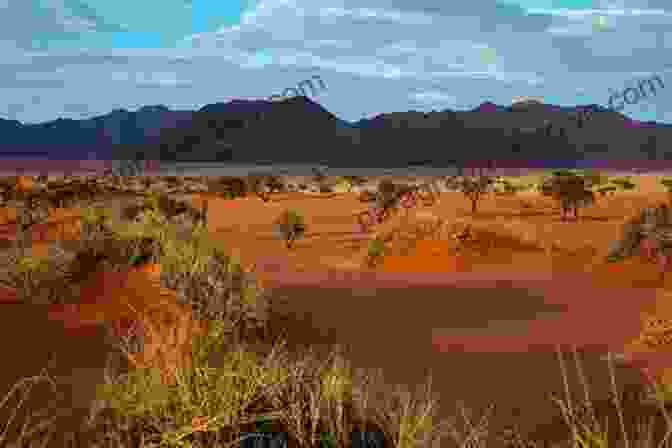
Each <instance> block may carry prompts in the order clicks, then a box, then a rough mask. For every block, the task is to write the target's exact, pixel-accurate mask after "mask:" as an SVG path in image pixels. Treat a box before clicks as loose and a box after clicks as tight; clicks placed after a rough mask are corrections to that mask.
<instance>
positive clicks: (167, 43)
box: [0, 0, 672, 123]
mask: <svg viewBox="0 0 672 448" xmlns="http://www.w3.org/2000/svg"><path fill="white" fill-rule="evenodd" d="M665 48H670V49H672V1H670V0H613V1H602V0H499V1H496V0H468V1H465V0H455V1H451V0H356V1H355V0H244V1H242V2H241V1H240V0H191V1H188V0H133V1H131V0H114V1H110V0H0V54H2V55H3V62H2V65H0V117H1V118H9V119H16V120H19V121H21V122H23V123H37V122H44V121H49V120H54V119H56V118H59V117H62V118H73V119H82V118H89V117H92V116H96V115H102V114H106V113H109V112H111V111H112V110H115V109H126V110H131V111H132V110H136V109H138V108H139V107H141V106H143V105H156V104H164V105H166V106H168V107H169V108H171V109H179V110H187V109H188V110H194V109H198V108H200V107H202V106H203V105H205V104H210V103H215V102H226V101H230V100H233V99H266V98H269V97H270V96H272V95H278V96H279V97H282V95H283V94H284V95H285V96H287V95H291V94H292V90H291V89H292V88H296V87H297V85H298V84H299V83H300V82H301V81H304V80H310V79H313V82H314V85H315V91H310V89H308V88H306V90H305V92H306V94H307V96H309V97H310V98H312V99H313V100H315V101H317V102H319V103H320V104H322V105H323V106H324V107H325V108H326V109H327V110H328V111H330V112H332V113H334V114H335V115H336V116H338V117H339V118H341V119H344V120H349V121H356V120H359V119H362V118H370V117H373V116H375V115H377V114H381V113H387V112H400V111H408V110H417V111H425V112H428V111H432V110H436V111H440V110H445V109H451V110H470V109H473V108H475V107H477V106H478V105H479V104H481V103H483V102H486V101H491V102H494V103H497V104H501V105H508V104H511V102H512V100H513V99H514V98H520V97H535V98H539V99H542V100H543V101H544V102H547V103H553V104H558V105H562V106H574V105H585V104H598V105H601V106H603V107H609V104H610V103H609V101H610V98H611V97H612V95H614V99H612V101H613V102H612V104H615V105H617V106H618V107H619V111H620V112H621V113H623V114H625V115H627V116H629V117H631V118H633V119H637V120H643V121H647V120H655V121H659V122H665V123H672V106H667V105H668V104H670V103H671V102H670V101H669V100H670V99H672V61H671V62H670V64H667V57H669V54H670V53H669V52H666V51H664V50H665ZM654 76H658V79H659V80H660V81H655V82H654V83H653V84H654V85H655V86H656V91H655V92H652V91H650V90H649V91H646V90H645V89H647V88H650V87H646V86H648V85H649V84H646V83H644V84H643V81H646V80H647V79H653V78H652V77H654ZM318 79H319V80H321V81H322V85H321V86H322V88H320V83H319V81H318ZM659 82H660V83H662V86H661V85H660V84H659ZM303 85H306V84H303ZM638 86H640V89H639V93H638V90H637V87H638ZM642 86H643V87H642ZM626 89H630V90H629V94H628V96H627V98H629V101H630V103H631V104H626V103H625V102H624V99H623V93H624V92H625V91H626Z"/></svg>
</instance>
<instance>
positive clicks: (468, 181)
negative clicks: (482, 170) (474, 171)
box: [458, 176, 494, 213]
mask: <svg viewBox="0 0 672 448" xmlns="http://www.w3.org/2000/svg"><path fill="white" fill-rule="evenodd" d="M493 184H494V179H493V178H491V177H488V176H480V177H476V178H474V177H465V178H462V179H461V180H460V181H459V184H458V189H459V191H461V192H462V193H463V194H464V195H465V196H466V197H467V198H468V199H469V200H470V201H471V213H476V209H477V207H478V203H479V202H480V200H481V199H483V196H485V195H486V194H487V193H489V192H490V191H492V186H493Z"/></svg>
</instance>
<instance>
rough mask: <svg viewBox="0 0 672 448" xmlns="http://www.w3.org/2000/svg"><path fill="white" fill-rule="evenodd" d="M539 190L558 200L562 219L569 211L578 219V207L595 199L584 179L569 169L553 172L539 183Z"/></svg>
mask: <svg viewBox="0 0 672 448" xmlns="http://www.w3.org/2000/svg"><path fill="white" fill-rule="evenodd" d="M540 190H541V193H542V195H544V196H550V197H552V198H553V199H555V200H556V201H558V202H559V204H560V207H561V209H562V211H561V218H562V219H563V220H565V219H566V218H567V216H568V215H569V213H570V212H572V213H573V215H574V218H575V219H578V215H579V212H578V210H579V208H581V207H585V206H587V205H590V204H592V203H593V202H594V201H595V195H594V193H593V192H592V191H591V190H590V189H588V187H587V181H586V179H584V178H583V177H582V176H580V175H577V174H575V173H574V172H572V171H569V170H558V171H555V172H553V177H551V178H548V179H545V180H544V181H543V183H542V184H541V185H540Z"/></svg>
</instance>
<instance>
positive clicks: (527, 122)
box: [0, 97, 672, 169]
mask: <svg viewBox="0 0 672 448" xmlns="http://www.w3.org/2000/svg"><path fill="white" fill-rule="evenodd" d="M0 135H2V136H3V139H2V142H1V143H0V157H3V156H5V157H8V156H9V157H14V158H20V157H22V156H25V157H29V156H35V155H38V156H42V157H50V158H56V159H86V158H87V155H88V154H89V153H90V152H91V151H95V154H96V157H97V158H99V159H100V158H104V159H131V158H142V159H160V160H162V161H232V162H237V163H254V162H257V161H261V160H263V161H267V162H268V161H273V162H277V163H312V164H314V163H322V164H327V165H330V166H343V167H401V166H407V165H408V164H416V165H417V164H422V165H434V166H452V165H455V164H460V165H462V166H487V165H488V164H492V163H494V164H496V165H497V166H502V167H507V166H510V167H537V166H538V167H551V166H554V167H557V166H562V167H572V166H577V167H583V166H602V167H614V168H644V169H646V168H651V169H659V168H661V167H663V166H664V165H666V163H670V164H672V150H670V149H668V148H672V145H671V143H672V126H671V125H667V124H660V123H655V122H646V123H644V122H638V121H636V120H631V119H629V118H628V117H626V116H624V115H622V114H620V113H618V112H614V111H611V110H608V109H605V108H602V107H600V106H597V105H588V106H582V107H561V106H556V105H550V104H544V103H540V102H534V101H533V102H522V103H515V104H513V105H511V106H500V105H496V104H493V103H489V102H487V103H483V104H481V105H480V106H479V107H477V108H475V109H473V110H471V111H452V110H444V111H439V112H428V113H425V112H416V111H409V112H392V113H385V114H381V115H378V116H376V117H373V118H371V119H362V120H359V121H357V122H354V123H351V122H347V121H344V120H341V119H339V118H337V117H336V116H335V115H333V114H332V113H330V112H329V111H327V110H325V109H324V108H323V107H322V106H321V105H319V104H317V103H315V102H313V101H311V100H310V99H308V98H307V97H294V98H290V99H287V100H285V101H281V102H270V101H263V100H253V101H247V100H234V101H231V102H228V103H215V104H208V105H206V106H204V107H202V108H201V109H199V110H197V111H173V110H170V109H169V108H167V107H165V106H161V105H157V106H145V107H142V108H140V109H138V110H137V111H135V112H129V111H126V110H115V111H113V112H111V113H109V114H107V115H103V116H99V117H94V118H91V119H86V120H71V119H57V120H54V121H50V122H46V123H40V124H25V125H24V124H21V123H20V122H18V121H16V120H3V119H0Z"/></svg>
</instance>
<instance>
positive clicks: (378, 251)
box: [366, 238, 385, 266]
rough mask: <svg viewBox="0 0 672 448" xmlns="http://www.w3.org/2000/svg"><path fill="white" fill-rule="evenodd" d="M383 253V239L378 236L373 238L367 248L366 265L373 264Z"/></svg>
mask: <svg viewBox="0 0 672 448" xmlns="http://www.w3.org/2000/svg"><path fill="white" fill-rule="evenodd" d="M384 253H385V240H383V239H380V238H374V239H372V240H371V241H369V246H368V249H367V254H366V255H367V258H366V261H367V265H368V266H374V265H375V264H376V263H377V262H378V261H379V260H380V259H381V257H382V256H383V254H384Z"/></svg>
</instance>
